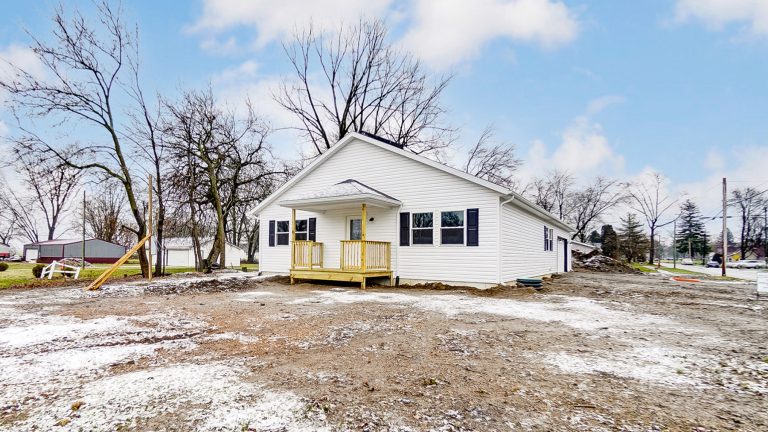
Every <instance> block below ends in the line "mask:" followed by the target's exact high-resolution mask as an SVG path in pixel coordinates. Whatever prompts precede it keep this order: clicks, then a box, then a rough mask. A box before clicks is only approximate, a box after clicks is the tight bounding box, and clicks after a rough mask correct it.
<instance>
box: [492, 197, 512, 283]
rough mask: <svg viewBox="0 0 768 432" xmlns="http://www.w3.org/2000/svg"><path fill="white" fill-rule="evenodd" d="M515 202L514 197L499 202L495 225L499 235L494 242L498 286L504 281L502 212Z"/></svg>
mask: <svg viewBox="0 0 768 432" xmlns="http://www.w3.org/2000/svg"><path fill="white" fill-rule="evenodd" d="M514 200H515V196H514V195H513V196H512V198H509V199H508V200H506V201H500V202H499V215H498V216H499V220H498V223H497V225H496V228H497V230H496V231H497V232H498V233H499V238H498V241H497V242H496V259H497V260H498V266H497V268H496V280H497V281H498V282H499V285H501V284H503V283H504V281H503V280H501V236H502V228H501V221H502V214H503V210H504V204H506V203H509V202H512V201H514Z"/></svg>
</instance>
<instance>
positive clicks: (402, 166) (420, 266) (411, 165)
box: [259, 140, 499, 284]
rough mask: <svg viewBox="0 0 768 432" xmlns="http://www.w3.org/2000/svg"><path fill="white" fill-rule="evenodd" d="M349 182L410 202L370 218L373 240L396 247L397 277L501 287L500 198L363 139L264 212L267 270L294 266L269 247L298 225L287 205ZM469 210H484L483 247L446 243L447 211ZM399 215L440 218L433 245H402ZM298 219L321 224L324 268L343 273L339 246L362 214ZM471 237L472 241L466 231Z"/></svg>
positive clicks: (286, 254)
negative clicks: (277, 230) (274, 233)
mask: <svg viewBox="0 0 768 432" xmlns="http://www.w3.org/2000/svg"><path fill="white" fill-rule="evenodd" d="M347 179H354V180H357V181H359V182H361V183H363V184H365V185H367V186H369V187H372V188H374V189H377V190H379V191H380V192H382V193H384V194H387V195H389V196H392V197H394V198H396V199H398V200H400V201H401V202H402V203H403V206H402V208H397V207H395V208H391V209H381V208H375V207H369V208H368V217H369V218H370V217H373V218H374V220H373V221H372V222H368V223H367V228H368V231H367V238H368V240H381V241H389V242H391V244H392V269H393V270H395V271H396V276H400V277H401V278H403V279H414V280H425V281H443V282H473V283H485V284H492V283H496V282H498V258H497V242H498V229H497V227H496V225H497V223H498V213H497V212H498V209H499V204H498V203H499V194H498V193H497V192H494V191H492V190H490V189H488V188H485V187H483V186H480V185H478V184H475V183H473V182H471V181H468V180H466V179H462V178H459V177H457V176H455V175H452V174H450V173H447V172H444V171H441V170H439V169H437V168H434V167H431V166H428V165H426V164H423V163H421V162H418V161H415V160H412V159H409V158H407V157H405V156H402V155H399V154H397V153H394V152H391V151H388V150H386V149H382V148H379V147H377V146H375V145H371V144H368V143H365V142H362V141H359V140H354V141H352V142H350V143H348V144H347V145H346V146H345V147H344V148H342V149H340V150H339V151H338V152H337V153H335V154H334V155H332V156H331V157H329V158H328V159H326V160H325V161H323V163H321V164H320V165H319V166H317V167H316V168H315V169H314V170H313V171H312V172H310V173H309V174H308V175H307V176H306V177H305V178H303V179H302V180H301V181H299V182H298V183H296V184H295V185H294V186H293V187H291V188H290V189H288V190H287V191H285V193H284V194H283V195H281V196H280V197H278V199H277V200H276V201H275V202H274V203H272V204H271V205H269V206H267V207H266V208H264V209H263V210H262V211H261V213H260V214H259V219H260V221H261V224H260V229H261V232H260V239H261V240H260V241H261V242H260V248H259V249H260V260H261V265H260V269H261V270H263V271H265V272H270V273H287V272H288V269H289V266H290V249H289V248H285V247H269V243H268V240H269V221H270V220H286V219H288V220H290V214H291V210H290V209H288V208H284V207H281V206H280V205H279V202H281V201H283V200H288V199H292V198H297V197H298V196H299V195H301V194H303V193H307V192H310V191H314V190H316V189H318V188H322V187H326V186H330V185H333V184H336V183H339V182H342V181H344V180H347ZM468 208H477V209H479V224H478V225H479V228H478V231H479V245H478V246H473V247H468V246H460V247H457V245H445V246H442V245H440V231H439V218H440V212H442V211H451V210H457V209H468ZM399 212H409V213H411V214H412V213H420V212H431V213H433V214H434V220H433V229H434V232H433V236H434V237H433V244H432V245H413V244H411V245H410V246H398V244H399V235H398V233H399V230H398V228H399V226H398V224H399V216H398V214H399ZM296 213H297V215H296V217H297V219H299V218H308V217H315V218H317V241H318V242H323V243H324V255H323V263H324V265H325V266H326V267H338V266H339V249H340V246H339V240H341V239H344V238H345V235H346V230H347V226H346V217H347V216H359V214H360V210H359V209H353V210H348V211H343V210H334V211H327V212H325V213H313V212H304V211H297V212H296ZM411 222H412V221H411ZM465 225H466V220H465ZM464 238H465V241H466V233H465V235H464Z"/></svg>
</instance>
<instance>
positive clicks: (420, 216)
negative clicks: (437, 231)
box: [411, 213, 434, 245]
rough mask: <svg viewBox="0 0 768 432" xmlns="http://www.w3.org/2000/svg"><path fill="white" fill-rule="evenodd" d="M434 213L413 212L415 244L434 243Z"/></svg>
mask: <svg viewBox="0 0 768 432" xmlns="http://www.w3.org/2000/svg"><path fill="white" fill-rule="evenodd" d="M433 217H434V216H433V214H432V213H414V214H413V228H412V229H411V231H412V236H413V244H415V245H417V244H426V245H431V244H432V231H433V227H434V223H433V220H432V219H433Z"/></svg>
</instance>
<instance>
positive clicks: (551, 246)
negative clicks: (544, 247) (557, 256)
mask: <svg viewBox="0 0 768 432" xmlns="http://www.w3.org/2000/svg"><path fill="white" fill-rule="evenodd" d="M554 243H555V230H553V229H552V228H550V229H549V250H551V251H553V250H555V247H554Z"/></svg>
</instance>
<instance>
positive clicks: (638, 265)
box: [629, 262, 656, 273]
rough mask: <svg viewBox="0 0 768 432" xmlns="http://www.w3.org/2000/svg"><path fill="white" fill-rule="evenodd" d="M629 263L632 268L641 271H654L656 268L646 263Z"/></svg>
mask: <svg viewBox="0 0 768 432" xmlns="http://www.w3.org/2000/svg"><path fill="white" fill-rule="evenodd" d="M629 265H630V266H631V267H632V268H633V269H635V270H639V271H641V272H643V273H656V270H654V269H651V268H648V264H646V263H637V262H633V263H629Z"/></svg>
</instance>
